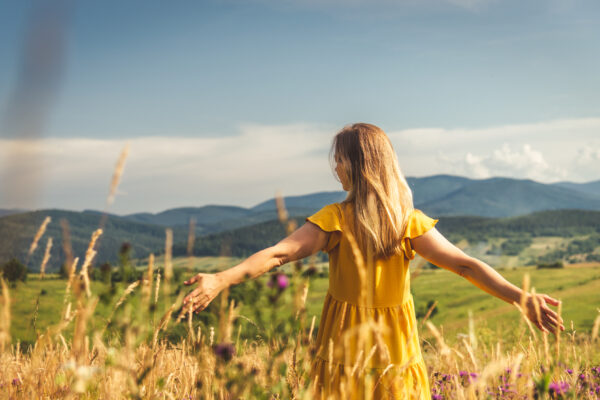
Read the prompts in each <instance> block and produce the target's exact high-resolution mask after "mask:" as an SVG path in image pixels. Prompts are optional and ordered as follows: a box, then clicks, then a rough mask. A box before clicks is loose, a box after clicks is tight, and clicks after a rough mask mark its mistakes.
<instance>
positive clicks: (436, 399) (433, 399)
mask: <svg viewBox="0 0 600 400" xmlns="http://www.w3.org/2000/svg"><path fill="white" fill-rule="evenodd" d="M431 400H444V396H442V395H441V394H432V395H431Z"/></svg>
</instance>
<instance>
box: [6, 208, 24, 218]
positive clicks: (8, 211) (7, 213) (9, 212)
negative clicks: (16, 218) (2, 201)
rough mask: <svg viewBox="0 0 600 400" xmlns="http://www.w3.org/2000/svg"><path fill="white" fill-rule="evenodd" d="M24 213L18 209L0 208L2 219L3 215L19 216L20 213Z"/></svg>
mask: <svg viewBox="0 0 600 400" xmlns="http://www.w3.org/2000/svg"><path fill="white" fill-rule="evenodd" d="M24 212H26V211H25V210H21V209H18V208H11V209H5V208H0V217H3V216H5V215H13V214H20V213H24Z"/></svg>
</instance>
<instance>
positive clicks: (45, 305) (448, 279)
mask: <svg viewBox="0 0 600 400" xmlns="http://www.w3.org/2000/svg"><path fill="white" fill-rule="evenodd" d="M238 261H239V260H238V259H231V258H225V257H199V258H194V259H192V260H191V261H190V260H188V259H184V258H180V259H176V260H174V265H175V266H176V268H184V269H188V268H189V270H190V272H186V273H185V274H184V275H183V276H184V277H187V276H189V275H191V274H192V273H193V272H191V271H210V270H214V269H215V268H218V269H224V268H228V267H230V266H232V265H234V264H235V263H236V262H238ZM160 264H161V263H160V262H157V266H158V265H160ZM323 267H325V265H324V264H319V265H318V269H322V268H323ZM291 268H292V266H291V265H288V266H285V267H284V268H283V270H284V271H287V272H289V271H290V270H291ZM500 273H501V274H502V275H503V276H504V277H506V279H508V280H509V281H510V282H512V283H514V284H515V285H517V286H521V284H522V281H523V276H524V274H526V273H527V274H529V275H530V280H531V286H532V287H535V289H536V291H537V292H538V293H547V294H549V295H551V296H553V297H555V298H558V299H561V300H562V301H563V313H562V314H563V318H564V320H565V325H566V326H567V327H570V324H571V321H573V326H574V327H575V330H577V331H590V330H591V329H592V326H593V323H594V319H595V318H596V316H597V315H598V310H597V309H598V305H599V304H600V265H598V266H595V267H594V266H591V267H586V268H564V269H557V270H551V269H542V270H538V269H535V268H532V267H521V268H516V269H512V268H511V269H505V270H500ZM267 279H268V277H267V276H263V277H261V278H260V280H261V281H262V282H263V283H266V280H267ZM251 284H252V283H251V282H245V283H243V284H242V285H241V289H243V288H244V287H248V288H249V287H250V286H245V285H251ZM328 284H329V282H328V278H327V277H315V278H312V279H311V281H310V288H309V294H308V298H307V302H306V307H307V321H308V324H310V321H311V320H312V317H313V316H316V325H315V329H316V327H317V326H318V323H319V318H320V315H321V310H322V307H323V301H324V298H325V294H326V292H327V288H328ZM125 287H126V285H124V284H120V285H118V286H117V287H116V288H115V289H116V290H115V294H114V296H113V297H112V298H111V299H110V300H109V301H107V302H102V301H100V302H99V303H98V307H97V309H96V314H95V316H94V318H93V320H92V323H93V325H94V326H95V328H98V327H101V326H102V325H103V324H105V323H106V319H107V318H108V316H109V315H110V313H111V311H112V309H113V307H114V304H115V303H116V301H117V299H118V298H119V297H120V296H121V294H122V292H123V290H124V289H125ZM172 287H173V288H174V289H175V290H177V289H181V290H184V291H187V290H188V288H185V287H182V284H181V282H174V283H173V284H172ZM107 289H108V287H107V285H104V284H103V283H100V282H92V292H93V293H94V294H101V293H103V292H106V291H107ZM64 290H65V281H64V280H60V279H57V278H56V277H54V278H53V279H52V277H51V279H45V280H43V281H42V280H39V277H37V276H35V275H34V276H30V279H29V280H28V281H27V282H26V283H20V284H18V285H17V287H16V288H11V290H10V293H11V299H12V309H11V313H12V320H11V334H12V336H13V338H14V339H18V340H21V341H23V342H30V343H31V342H32V341H34V340H35V338H36V335H37V333H42V332H44V331H45V329H46V328H47V327H49V326H51V325H53V324H56V323H58V322H59V320H60V317H61V313H62V311H63V309H64V307H63V299H64ZM139 292H140V289H139V288H137V289H136V292H135V293H134V295H132V296H131V297H130V298H129V299H128V301H127V302H126V304H129V307H131V308H132V309H134V310H135V308H136V307H138V306H139V305H140V302H141V299H140V296H139ZM292 292H293V287H292V288H290V289H288V291H287V293H285V294H284V296H283V297H282V300H281V301H282V302H283V303H284V304H289V305H290V307H285V306H284V307H279V308H278V311H277V313H278V315H279V316H282V315H283V314H285V313H289V310H291V309H293V308H291V304H292V303H291V302H292ZM412 292H413V297H414V300H415V309H416V310H425V309H426V305H427V303H428V302H429V301H432V300H433V301H437V302H438V305H437V313H436V314H435V315H434V316H432V317H431V321H432V322H433V323H434V324H435V325H437V326H440V327H441V328H442V330H443V332H444V334H445V336H446V337H447V338H448V340H449V341H450V342H452V341H453V340H455V339H456V337H457V335H458V334H460V333H466V332H467V326H468V313H469V311H471V312H472V313H473V319H474V321H475V323H476V327H477V328H478V330H479V331H482V332H484V331H486V330H487V331H493V332H496V333H497V334H501V335H505V336H506V335H507V333H511V332H514V331H516V329H514V328H515V327H518V326H519V324H521V322H520V319H521V316H520V314H519V313H518V311H517V310H516V308H514V307H513V306H511V305H509V304H507V303H505V302H503V301H501V300H499V299H497V298H495V297H493V296H490V295H489V294H487V293H485V292H484V291H482V290H481V289H479V288H477V287H475V286H474V285H472V284H471V283H469V282H468V281H467V280H466V279H463V278H461V277H459V276H458V275H455V274H453V273H451V272H448V271H445V270H441V269H434V270H423V271H421V272H420V274H419V275H418V276H417V277H416V278H415V279H414V280H413V282H412ZM174 297H175V296H173V297H172V299H171V300H170V301H172V300H173V299H174ZM215 303H216V304H218V303H219V298H217V299H215V301H213V304H215ZM36 304H37V305H36ZM163 306H164V304H162V305H161V307H163ZM36 307H37V313H36ZM161 307H159V308H158V309H159V310H161V309H162V308H161ZM256 307H257V305H256V304H242V307H241V310H240V312H241V314H242V315H245V316H251V315H253V313H252V310H253V309H255V308H256ZM254 312H256V310H254ZM158 318H160V316H158ZM34 319H35V329H34V322H33V321H34ZM36 331H37V333H36Z"/></svg>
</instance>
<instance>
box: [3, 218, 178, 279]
mask: <svg viewBox="0 0 600 400" xmlns="http://www.w3.org/2000/svg"><path fill="white" fill-rule="evenodd" d="M46 216H49V217H51V218H52V222H51V223H50V224H49V225H48V227H47V229H46V233H45V234H44V236H43V237H42V239H41V240H40V242H39V244H38V248H37V250H36V251H35V252H34V254H33V256H32V257H31V258H30V260H29V262H28V267H29V268H30V270H33V271H37V270H39V267H40V263H41V259H42V257H43V254H44V250H45V247H46V241H47V240H48V238H49V237H51V238H52V240H53V247H52V250H51V253H50V254H51V257H50V261H49V263H48V266H47V270H48V271H56V270H58V269H59V268H60V266H61V264H62V263H63V262H64V259H65V255H64V251H63V246H62V241H63V233H62V228H61V226H60V220H61V219H64V220H65V221H67V222H68V224H69V227H70V236H71V243H72V248H73V252H74V255H75V256H76V257H80V258H81V259H82V258H83V257H84V256H85V251H86V249H87V246H88V243H89V240H90V237H91V235H92V232H94V231H95V230H96V229H98V227H99V225H100V220H101V218H102V215H101V214H99V213H96V212H71V211H62V210H44V211H34V212H28V213H22V214H15V215H9V216H5V217H2V218H0V263H2V262H4V261H6V260H8V259H10V258H11V257H17V258H19V259H20V260H22V261H25V260H26V259H27V251H28V249H29V246H30V244H31V242H32V240H33V237H34V236H35V233H36V232H37V230H38V228H39V226H40V225H41V223H42V221H43V220H44V218H45V217H46ZM174 236H175V237H174V240H175V241H176V242H183V241H184V240H185V238H186V237H187V230H185V229H183V230H182V229H180V230H177V229H176V230H174ZM124 242H128V243H130V244H131V245H132V250H133V254H132V256H134V257H145V256H147V255H148V254H149V253H150V252H156V251H161V249H164V243H165V228H164V227H161V226H156V225H148V224H142V223H136V222H132V221H130V220H128V219H125V218H122V217H117V216H108V217H107V218H106V222H105V225H104V233H103V235H102V236H101V238H100V241H99V244H98V246H97V248H96V249H97V251H98V254H97V255H96V261H98V262H105V261H109V262H116V261H117V259H118V250H119V248H120V247H121V245H122V243H124Z"/></svg>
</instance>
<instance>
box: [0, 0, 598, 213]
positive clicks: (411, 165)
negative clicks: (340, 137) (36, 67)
mask: <svg viewBox="0 0 600 400" xmlns="http://www.w3.org/2000/svg"><path fill="white" fill-rule="evenodd" d="M49 3H50V2H31V1H19V2H17V1H10V2H9V1H6V2H3V3H2V6H1V7H2V12H0V54H3V57H1V58H0V118H2V120H4V121H6V120H7V119H8V118H9V116H8V115H7V114H8V112H7V110H10V107H9V105H10V102H11V101H13V100H14V96H15V95H14V93H15V90H16V89H18V88H19V87H20V86H19V79H20V78H19V77H20V76H21V75H20V68H21V65H22V53H23V50H22V49H23V42H24V37H25V32H27V29H28V26H30V24H28V21H29V19H30V18H31V15H32V10H35V9H36V7H40V4H41V5H44V4H46V5H47V4H49ZM50 4H51V3H50ZM69 4H72V6H73V7H72V8H71V9H70V10H69V11H70V12H69V13H68V15H67V17H66V18H65V20H64V24H63V25H64V27H65V53H64V57H63V58H61V59H60V65H62V69H61V73H60V74H59V79H58V80H57V82H56V83H57V85H56V90H55V91H54V92H52V94H51V96H50V97H49V99H50V100H49V101H48V104H47V105H48V108H47V111H48V112H47V113H46V114H44V115H43V121H42V122H43V123H42V127H41V128H40V129H39V132H37V136H36V138H37V139H36V140H37V141H39V143H38V144H37V146H38V147H37V148H36V149H35V150H32V149H27V150H22V149H21V150H14V151H13V153H12V154H13V155H14V154H16V153H18V152H19V151H22V152H24V153H23V154H25V153H26V154H30V155H31V154H37V155H39V158H40V159H41V160H40V161H39V162H40V163H41V164H40V165H39V168H40V170H41V171H43V174H41V175H42V177H41V178H38V182H39V185H40V189H39V192H38V193H37V195H36V196H35V200H32V199H31V198H29V199H18V198H9V197H7V196H4V197H2V193H0V208H1V207H15V206H19V205H24V206H26V207H47V206H53V207H60V208H74V209H82V208H101V207H102V204H103V203H102V201H103V197H104V196H105V194H104V193H105V192H106V191H107V188H106V186H107V184H108V181H110V175H111V174H112V167H113V166H114V162H115V161H116V159H117V157H118V154H119V151H120V149H121V148H122V147H123V145H124V143H125V142H126V141H127V140H129V141H133V142H132V147H131V158H130V160H129V163H128V165H127V169H126V172H125V175H124V177H123V182H122V186H121V189H122V193H121V194H120V195H119V196H117V201H116V203H115V212H129V211H142V210H152V211H156V210H160V209H164V208H169V207H174V206H181V205H202V204H206V203H228V204H240V205H252V204H254V203H256V202H259V201H261V200H263V199H265V198H268V197H271V196H272V195H273V193H274V191H275V190H277V189H280V190H283V191H284V193H289V194H298V193H306V192H311V191H317V190H337V189H338V187H337V186H336V182H335V180H334V179H333V178H332V177H331V173H330V171H329V166H328V163H327V159H326V157H324V155H325V154H326V151H327V148H328V146H329V143H330V141H331V136H332V135H333V134H334V133H335V131H336V130H338V129H339V128H340V127H342V126H343V125H344V124H346V123H350V122H354V121H367V122H372V123H375V124H377V125H379V126H381V127H382V128H383V129H384V130H385V131H386V132H388V133H390V136H394V137H396V139H395V140H393V141H394V144H395V146H396V150H397V153H398V155H399V157H400V162H401V165H402V167H403V169H404V171H405V173H406V174H407V175H412V176H423V175H429V174H434V173H445V172H451V173H457V174H462V175H466V176H471V177H480V178H483V177H486V176H494V175H508V176H514V177H516V178H531V179H536V180H540V181H548V182H550V181H558V180H563V179H569V180H574V181H587V180H596V179H600V176H599V175H600V174H598V172H590V171H593V170H594V168H596V167H599V168H600V143H599V141H598V139H599V138H600V135H599V134H598V133H599V132H598V128H599V127H600V123H599V122H598V119H599V118H600V94H599V93H600V78H599V77H598V74H597V71H598V70H600V51H598V50H600V49H599V45H598V42H599V41H598V39H600V24H598V23H597V21H598V17H600V3H599V2H597V1H575V0H573V1H571V0H562V1H558V0H557V1H530V2H527V1H526V2H523V1H499V0H498V1H491V0H490V1H487V0H452V1H450V0H448V1H442V0H437V1H434V0H422V1H416V0H412V1H406V0H398V1H392V0H372V1H366V0H349V1H341V0H321V1H316V0H314V1H310V0H283V1H281V0H279V1H275V0H261V1H259V0H244V1H242V0H239V1H238V0H229V1H211V0H203V1H178V2H164V1H126V2H123V1H102V2H93V1H81V2H71V3H69ZM11 99H12V100H11ZM7 126H8V124H6V123H4V124H2V122H1V121H0V129H3V130H2V131H0V134H2V136H0V138H2V137H4V138H5V139H4V140H5V142H6V141H14V140H16V139H18V138H15V137H14V135H13V134H12V133H11V132H9V128H7ZM515 132H519V133H515ZM269 135H271V136H269ZM285 135H291V136H285ZM432 135H433V136H432ZM436 135H438V136H439V135H441V137H443V140H435V141H432V140H431V139H432V138H433V137H438V136H436ZM150 139H152V140H150ZM161 141H162V142H161ZM150 142H151V143H155V144H154V145H150V144H149V143H150ZM442 142H446V143H451V145H449V144H446V145H442V144H441V143H442ZM160 143H163V144H162V145H161V144H160ZM165 143H170V144H171V145H174V149H175V150H173V152H171V153H168V154H167V153H165V152H164V151H162V152H159V153H156V151H158V150H160V149H165V148H168V147H169V146H167V145H165ZM240 143H244V146H243V147H241V145H240ZM258 143H262V144H261V146H262V147H261V148H257V147H254V146H258ZM410 143H412V145H410ZM276 144H277V145H278V146H279V147H275V145H276ZM69 146H71V148H73V149H76V150H75V151H78V152H89V154H88V157H86V158H85V163H86V167H85V168H84V170H85V171H86V173H87V178H86V174H83V173H82V171H81V168H79V171H73V169H75V167H74V166H76V165H80V164H78V163H80V162H81V160H79V161H77V160H75V159H70V158H69V157H67V155H65V154H63V153H60V152H58V150H57V149H64V148H68V147H69ZM152 146H154V147H152ZM181 146H188V149H192V150H191V151H190V152H189V154H188V153H187V152H186V151H182V149H181ZM211 146H212V147H211ZM410 146H412V149H413V150H414V151H409V150H410V149H411V147H410ZM4 147H5V149H7V148H8V146H6V145H5V146H4ZM99 148H102V149H103V151H102V154H99V153H100V152H99V151H96V150H94V149H99ZM207 148H210V149H213V150H214V151H218V153H219V155H221V156H222V157H216V156H214V154H209V155H210V156H211V157H214V159H213V158H211V157H209V155H206V156H205V157H204V158H201V157H200V156H201V155H202V154H204V153H203V151H204V150H205V149H207ZM14 149H16V148H14ZM152 149H154V150H152ZM157 149H158V150H157ZM177 149H179V150H177ZM193 149H198V151H197V152H195V151H194V150H193ZM296 152H298V154H296ZM59 153H60V154H61V155H60V156H57V154H59ZM180 153H185V154H187V155H186V156H185V157H188V158H189V159H188V158H185V160H182V159H178V155H179V156H181V154H180ZM136 154H137V155H136ZM252 154H264V155H265V156H264V157H262V158H257V157H255V156H252ZM275 154H276V155H277V157H281V159H279V158H277V157H274V158H273V159H272V160H269V155H275ZM195 155H197V156H198V157H195ZM0 156H3V158H4V159H5V160H8V159H10V160H13V159H14V158H15V157H9V156H8V155H7V154H6V150H5V152H4V154H2V151H1V150H0ZM53 157H57V158H53ZM136 157H137V158H136ZM303 157H304V158H303ZM157 158H163V159H164V160H165V161H164V163H165V164H166V165H164V164H160V163H156V164H153V163H152V162H150V161H149V160H152V159H154V160H156V159H157ZM517 159H518V160H521V161H519V162H515V160H517ZM582 159H585V160H588V159H589V160H588V161H589V162H587V161H586V162H587V164H586V163H583V164H581V160H582ZM61 160H62V161H61ZM136 160H138V161H137V162H138V164H136ZM140 160H144V161H143V162H142V161H140ZM166 160H168V161H166ZM208 160H213V162H212V164H211V163H209V162H208ZM223 160H230V162H229V163H225V162H224V161H223ZM272 162H278V163H282V162H286V163H288V164H289V165H290V166H289V168H277V169H278V170H281V171H285V173H283V172H282V173H281V175H279V176H278V175H276V174H272V173H265V171H270V169H272V168H273V164H272ZM11 163H13V164H14V163H15V162H14V161H11ZM60 163H64V164H63V165H61V164H60ZM236 163H238V165H235V164H236ZM314 163H317V165H318V166H317V167H312V166H311V167H310V168H307V167H306V166H307V165H308V164H311V165H312V164H314ZM517 164H518V165H517ZM278 165H279V164H278ZM510 165H513V166H514V165H517V166H518V168H517V167H515V168H512V169H511V168H509V166H510ZM211 166H212V168H215V169H218V170H219V171H222V173H221V174H216V176H218V179H212V180H211V176H208V177H206V176H204V175H202V174H199V173H198V172H196V171H197V169H199V168H201V169H209V170H210V169H211ZM6 170H7V169H6V168H5V171H6ZM159 170H161V171H164V172H163V173H162V175H161V173H158V171H159ZM598 170H600V169H598V168H596V171H598ZM14 171H17V172H15V174H18V173H24V172H23V170H22V169H19V168H17V167H15V169H14ZM19 171H20V172H19ZM148 171H151V173H150V175H151V176H152V177H153V178H154V179H151V180H150V181H149V182H146V181H145V180H144V179H146V178H144V177H145V176H146V175H145V174H147V173H148ZM15 174H13V179H12V180H11V179H9V177H7V173H5V174H4V175H2V174H0V183H2V182H4V186H5V188H6V187H9V186H7V185H8V183H6V182H9V183H10V182H12V181H15V179H14V176H15ZM259 177H262V178H260V179H259ZM23 179H24V178H23ZM185 179H188V180H189V179H194V182H195V183H197V184H198V186H199V187H202V188H204V189H203V190H200V189H193V188H190V187H189V186H186V185H185V184H184V182H185ZM19 181H22V179H19ZM84 181H85V182H84ZM144 182H146V183H144ZM289 182H293V183H289ZM84 183H85V184H84ZM150 184H153V185H159V186H160V185H163V186H164V187H165V188H168V190H169V191H170V192H171V193H173V194H174V196H173V197H169V196H167V195H165V196H163V197H161V198H158V197H160V196H158V197H157V198H156V199H154V198H153V200H148V192H149V191H151V186H149V185H150ZM86 185H89V187H87V186H86ZM13 186H14V184H13ZM181 186H183V187H182V188H180V189H178V188H179V187H181ZM240 186H241V187H243V191H244V194H240V191H239V188H240ZM58 187H60V190H59V189H57V188H58ZM82 187H86V190H85V193H86V194H83V193H81V194H78V188H82ZM4 192H6V191H4ZM66 193H68V194H66Z"/></svg>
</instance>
